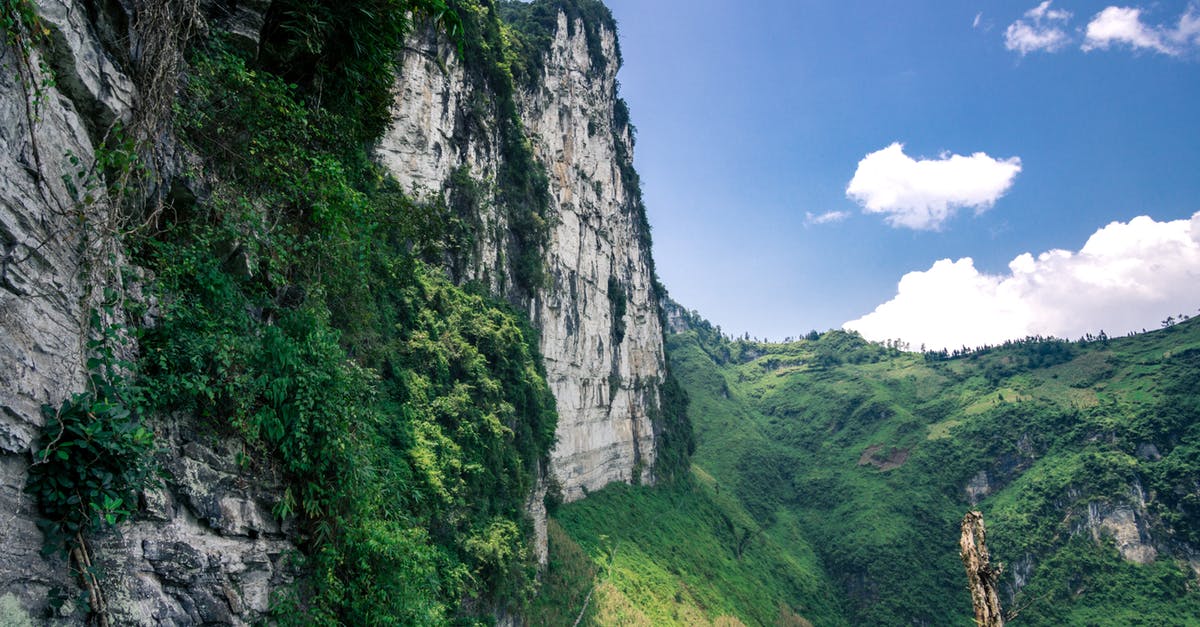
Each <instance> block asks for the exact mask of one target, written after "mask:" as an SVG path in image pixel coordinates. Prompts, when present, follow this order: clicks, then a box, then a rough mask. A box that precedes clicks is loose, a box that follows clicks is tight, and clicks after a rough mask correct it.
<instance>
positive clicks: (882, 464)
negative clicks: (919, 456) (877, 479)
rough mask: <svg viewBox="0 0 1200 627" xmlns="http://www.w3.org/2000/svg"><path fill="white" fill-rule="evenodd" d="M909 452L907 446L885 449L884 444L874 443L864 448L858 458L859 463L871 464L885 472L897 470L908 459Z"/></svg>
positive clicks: (861, 464) (862, 464) (863, 464)
mask: <svg viewBox="0 0 1200 627" xmlns="http://www.w3.org/2000/svg"><path fill="white" fill-rule="evenodd" d="M908 452H909V450H908V449H906V448H897V447H891V448H887V449H886V450H885V448H884V445H882V444H872V445H871V446H868V447H867V448H866V449H865V450H863V452H862V455H860V456H859V458H858V465H859V466H866V465H867V464H870V465H872V466H874V467H876V468H878V469H880V470H882V471H885V472H886V471H888V470H895V469H896V468H899V467H901V466H903V465H904V462H906V461H908Z"/></svg>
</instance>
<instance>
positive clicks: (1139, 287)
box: [843, 212, 1200, 349]
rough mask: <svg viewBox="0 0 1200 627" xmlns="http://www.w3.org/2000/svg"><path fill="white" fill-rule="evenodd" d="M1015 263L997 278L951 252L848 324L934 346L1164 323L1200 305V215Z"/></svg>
mask: <svg viewBox="0 0 1200 627" xmlns="http://www.w3.org/2000/svg"><path fill="white" fill-rule="evenodd" d="M1008 267H1009V272H1008V273H1007V274H1000V275H991V274H985V273H981V272H979V270H978V269H976V268H975V264H974V262H973V261H972V260H971V258H969V257H966V258H963V259H959V260H958V261H951V260H949V259H943V260H941V261H938V262H937V263H935V264H933V266H932V267H931V268H929V270H926V271H923V272H910V273H908V274H906V275H904V277H903V278H902V279H901V280H900V285H899V289H898V291H897V294H896V296H895V297H894V298H893V299H892V300H890V301H888V302H886V303H884V304H882V305H880V306H879V307H877V308H876V309H875V311H874V312H872V313H870V314H867V315H866V316H863V317H862V318H859V319H857V320H852V321H850V322H847V323H846V324H845V325H843V326H844V327H845V328H847V329H854V330H857V331H859V332H860V333H862V334H863V336H865V337H867V338H869V339H873V340H880V341H882V340H887V339H894V338H902V339H904V340H906V341H908V342H909V343H910V344H911V345H912V346H914V347H915V346H919V345H921V344H924V345H926V346H927V347H928V348H931V349H938V348H958V347H961V346H969V347H975V346H980V345H983V344H998V343H1001V342H1003V341H1005V340H1009V339H1018V338H1023V337H1026V336H1030V335H1042V336H1055V337H1063V338H1077V337H1080V336H1082V335H1084V334H1086V333H1096V332H1098V331H1100V330H1104V331H1106V332H1107V333H1108V334H1110V335H1123V334H1125V333H1127V332H1129V331H1138V330H1141V329H1143V328H1156V327H1158V323H1159V321H1160V320H1162V319H1163V318H1165V317H1166V316H1168V315H1174V314H1179V313H1189V314H1190V313H1194V312H1195V309H1196V307H1197V306H1200V292H1197V290H1196V286H1197V285H1200V212H1198V213H1196V214H1195V215H1193V216H1192V218H1191V220H1175V221H1171V222H1156V221H1154V220H1153V219H1151V218H1149V217H1146V216H1142V217H1138V218H1134V219H1133V220H1130V221H1129V222H1128V223H1124V222H1113V223H1112V224H1109V225H1108V226H1105V227H1104V228H1102V229H1100V230H1098V231H1096V233H1094V234H1093V235H1092V236H1091V238H1089V239H1088V241H1087V243H1086V244H1084V246H1083V248H1081V249H1080V250H1079V251H1078V252H1070V251H1066V250H1051V251H1049V252H1045V253H1042V254H1040V255H1038V256H1037V257H1034V256H1033V255H1031V254H1029V253H1025V254H1023V255H1020V256H1018V257H1016V258H1015V259H1013V260H1012V262H1010V263H1009V265H1008Z"/></svg>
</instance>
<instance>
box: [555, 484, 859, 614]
mask: <svg viewBox="0 0 1200 627" xmlns="http://www.w3.org/2000/svg"><path fill="white" fill-rule="evenodd" d="M556 518H557V521H558V522H559V523H561V525H562V527H563V529H565V530H566V531H567V532H568V533H569V534H570V536H571V538H572V539H573V540H574V541H575V542H577V543H578V544H579V546H581V547H582V548H583V550H584V552H586V554H587V555H588V556H590V560H591V563H592V564H594V568H595V570H596V575H595V580H594V584H595V586H596V594H594V595H593V598H592V603H594V604H595V605H596V606H595V607H594V608H592V609H591V610H590V611H591V612H592V613H591V614H589V616H590V619H591V622H592V623H593V624H602V625H608V624H622V625H623V624H637V623H644V624H652V625H700V624H729V625H733V624H747V625H773V624H776V622H777V621H778V620H781V619H783V620H787V619H789V618H790V619H791V620H792V621H793V622H792V623H784V624H803V623H801V622H799V617H804V618H806V619H808V620H811V621H813V622H814V623H816V624H834V625H837V624H845V623H846V621H845V619H844V617H843V614H842V608H841V607H840V606H839V604H838V602H837V601H836V598H837V594H836V592H835V591H834V589H833V586H832V583H831V582H830V581H828V580H827V579H826V578H825V577H824V576H823V575H822V574H821V573H822V569H821V567H820V563H819V561H818V558H817V555H816V552H815V551H813V549H812V548H811V547H809V546H808V545H807V544H805V542H804V541H803V538H802V536H801V534H800V533H799V530H798V528H797V526H796V523H795V521H794V520H793V519H791V518H790V517H780V519H779V520H777V521H775V523H774V524H773V525H772V526H770V527H765V526H763V525H760V524H758V523H757V522H756V521H755V520H754V519H753V518H752V517H751V516H750V515H749V514H747V512H746V511H745V510H744V509H743V508H742V507H741V506H740V504H739V503H738V501H737V499H736V498H735V497H733V495H731V494H730V492H729V490H728V488H723V487H718V484H717V482H716V480H714V479H713V478H712V477H710V476H709V475H707V474H706V473H704V471H702V470H700V469H698V468H694V469H693V475H692V477H691V478H689V479H686V480H681V481H678V482H676V483H674V484H672V485H664V486H659V487H654V488H649V487H639V486H628V485H624V484H614V485H610V486H609V487H607V488H605V489H604V490H602V491H600V492H597V493H594V494H591V495H590V496H588V498H586V499H584V500H583V501H580V502H577V503H572V504H570V505H566V506H564V507H562V508H561V509H560V510H559V512H558V514H557V516H556ZM552 550H553V547H552ZM553 559H555V558H554V556H553V553H552V560H553ZM576 611H578V609H576ZM535 622H536V621H535Z"/></svg>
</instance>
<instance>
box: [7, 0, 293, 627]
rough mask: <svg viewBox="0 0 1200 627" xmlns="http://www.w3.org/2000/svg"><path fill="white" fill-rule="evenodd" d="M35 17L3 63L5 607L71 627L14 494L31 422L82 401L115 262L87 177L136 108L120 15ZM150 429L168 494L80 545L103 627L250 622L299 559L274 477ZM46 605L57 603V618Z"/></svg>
mask: <svg viewBox="0 0 1200 627" xmlns="http://www.w3.org/2000/svg"><path fill="white" fill-rule="evenodd" d="M38 9H39V12H40V14H41V15H42V18H43V20H44V25H45V26H46V27H47V29H48V31H49V34H48V35H47V37H46V38H45V39H44V40H43V41H42V42H39V44H38V45H37V46H35V47H33V48H31V52H30V57H29V58H28V60H26V59H25V58H24V56H23V55H22V54H20V52H19V51H18V50H17V49H16V48H14V47H12V46H8V47H6V48H4V49H3V50H0V598H3V599H4V603H5V612H6V613H8V614H11V615H13V616H18V615H19V616H18V618H23V617H32V619H33V620H34V621H35V623H41V622H42V621H43V620H47V619H49V620H51V621H52V622H57V621H61V620H67V621H70V622H82V621H83V620H84V611H83V609H82V608H81V607H80V606H79V605H78V604H76V603H74V602H73V597H74V596H75V595H76V594H77V593H78V591H79V587H78V582H77V581H76V580H75V578H74V577H73V576H72V575H71V574H70V571H69V570H68V566H67V563H66V561H65V560H64V559H62V558H59V557H56V556H50V557H43V556H42V555H41V554H40V550H41V548H42V534H41V532H40V530H39V529H38V528H37V526H36V524H35V521H36V519H37V512H36V506H35V504H34V503H33V502H32V501H31V499H30V497H29V496H28V495H25V494H24V493H23V489H24V487H25V481H26V477H27V475H28V469H29V466H30V463H31V461H32V455H31V449H32V447H33V446H34V445H35V444H36V439H37V434H38V432H39V430H40V428H41V427H42V425H43V424H44V418H43V416H42V413H41V406H42V405H43V404H51V405H54V406H57V405H58V404H59V403H61V402H62V401H63V400H64V399H66V398H69V397H70V396H71V395H72V394H74V393H77V392H82V391H84V389H85V385H86V382H87V373H86V370H85V362H86V355H85V349H86V345H87V341H88V333H89V331H88V330H89V324H88V320H89V317H90V313H91V311H93V309H94V308H96V307H97V305H98V299H99V298H100V295H101V294H102V292H103V289H102V288H103V287H104V285H106V284H108V282H109V281H110V280H111V279H112V278H113V273H112V268H113V266H114V265H116V264H119V263H121V262H122V260H121V259H120V258H119V257H112V255H118V254H119V251H118V250H117V249H116V248H115V247H113V246H112V244H113V242H114V240H113V239H112V238H111V237H107V236H106V235H105V234H106V233H107V232H108V231H109V230H110V228H111V225H112V222H111V215H110V210H111V207H110V205H109V203H108V201H107V200H106V198H105V197H104V191H103V190H104V186H103V181H102V180H100V179H99V178H98V177H96V176H95V174H94V171H93V167H92V166H93V163H94V161H95V152H96V151H95V146H94V142H95V141H97V139H98V138H100V137H102V136H103V135H104V133H105V132H106V131H107V129H108V127H109V125H111V124H112V123H113V122H114V121H128V120H129V118H130V114H131V110H132V109H131V108H132V107H133V106H134V105H135V103H136V102H137V100H138V97H139V94H138V93H137V91H136V89H135V87H134V84H133V81H132V80H131V79H130V78H129V74H128V68H127V67H125V66H127V65H128V59H129V58H130V54H129V51H128V50H115V49H112V47H111V43H108V44H106V42H111V41H112V40H119V39H120V37H119V36H118V37H102V36H101V34H100V33H98V32H97V31H98V28H97V24H101V23H107V24H120V23H125V24H127V23H128V17H129V16H128V15H126V14H124V11H125V9H124V8H122V6H121V4H119V3H114V4H109V5H106V6H105V8H104V9H103V10H108V11H112V12H114V14H112V15H97V14H96V10H95V9H96V7H93V6H90V5H88V4H85V3H83V2H80V1H77V0H39V2H38ZM243 17H244V16H243ZM108 34H109V35H112V33H108ZM126 41H128V38H127V39H126ZM43 64H44V65H45V66H46V67H47V68H52V69H53V76H54V78H55V80H54V81H49V80H48V79H49V78H50V75H49V74H46V73H44V72H42V71H41V70H40V69H39V68H41V67H42V65H43ZM31 70H32V72H31ZM80 174H83V176H82V177H80V176H78V175H80ZM64 178H68V179H71V180H72V181H73V183H72V186H73V187H68V185H67V184H66V183H65V182H64ZM89 188H90V189H89ZM89 193H90V194H91V195H92V196H93V198H91V199H87V198H85V196H86V195H87V194H89ZM150 426H151V427H152V428H153V429H154V430H155V432H156V436H157V441H158V443H159V444H160V445H162V446H163V453H162V454H161V456H160V459H161V463H162V467H163V469H164V470H165V471H166V481H165V485H164V487H163V489H161V490H158V491H154V492H151V493H149V494H147V503H146V504H145V506H146V507H145V512H146V513H145V514H144V515H143V516H141V517H139V519H138V520H136V521H134V522H132V523H127V524H125V525H122V526H121V527H120V528H119V529H117V530H114V531H113V532H109V533H103V534H100V535H99V537H96V538H93V540H92V542H91V549H92V557H93V559H94V562H95V565H96V566H98V567H99V569H100V571H101V572H102V573H103V582H104V585H103V588H104V594H105V596H106V600H107V603H108V606H109V613H110V615H111V617H112V618H113V620H114V621H115V622H116V623H117V624H122V625H125V624H129V625H163V624H234V625H236V624H247V623H253V622H256V621H258V620H259V619H260V618H261V617H262V616H263V612H265V610H266V609H267V604H268V602H269V599H270V595H271V593H272V591H273V590H274V589H276V588H278V586H279V584H281V583H284V582H286V581H288V580H289V579H290V575H289V573H288V570H287V568H286V565H285V562H286V559H285V558H286V556H287V555H288V554H290V553H291V552H292V551H293V550H294V546H293V545H292V544H291V542H290V541H289V540H288V533H287V531H288V530H286V529H283V528H281V527H280V526H279V524H278V523H276V522H275V521H274V518H273V517H272V516H271V513H270V508H271V507H272V506H273V504H274V502H275V501H276V500H277V495H278V494H280V492H281V491H280V489H279V485H278V482H276V481H275V480H274V479H273V473H272V472H271V471H270V469H264V468H255V469H245V468H241V467H240V466H238V465H237V464H236V463H235V462H234V459H235V452H234V447H233V443H232V442H231V441H229V440H228V439H226V438H222V437H220V436H219V435H216V434H206V433H204V432H203V431H202V430H198V429H197V425H194V424H191V425H189V423H188V421H185V420H180V419H178V418H176V417H153V418H152V419H151V420H150ZM55 596H58V597H67V601H66V603H65V604H63V605H62V608H61V609H59V610H55V609H52V607H51V603H50V601H51V599H52V598H53V597H55ZM5 618H6V619H7V618H11V616H6V617H5Z"/></svg>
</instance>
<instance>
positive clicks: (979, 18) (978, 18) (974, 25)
mask: <svg viewBox="0 0 1200 627" xmlns="http://www.w3.org/2000/svg"><path fill="white" fill-rule="evenodd" d="M982 21H983V11H980V12H979V13H976V14H975V20H974V21H973V22H971V28H979V23H980V22H982Z"/></svg>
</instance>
